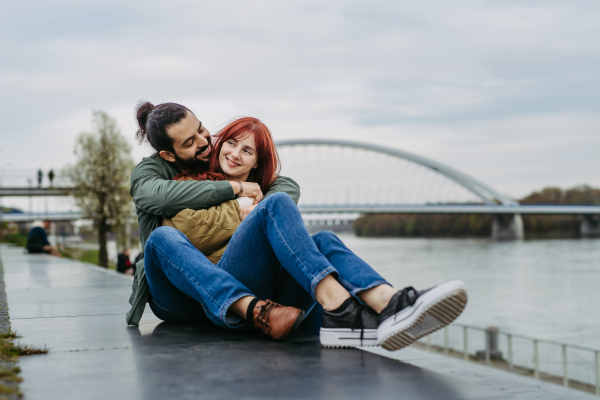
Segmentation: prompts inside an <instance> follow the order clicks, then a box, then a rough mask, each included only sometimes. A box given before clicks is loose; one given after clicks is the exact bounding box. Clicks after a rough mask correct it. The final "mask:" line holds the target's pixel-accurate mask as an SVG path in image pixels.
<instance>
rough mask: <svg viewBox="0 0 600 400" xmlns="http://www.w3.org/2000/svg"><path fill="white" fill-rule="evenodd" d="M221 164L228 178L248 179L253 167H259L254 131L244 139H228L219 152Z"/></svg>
mask: <svg viewBox="0 0 600 400" xmlns="http://www.w3.org/2000/svg"><path fill="white" fill-rule="evenodd" d="M219 164H220V165H221V169H222V170H223V172H224V173H225V175H227V177H228V178H230V179H237V180H240V181H242V182H244V181H246V180H247V179H248V175H249V174H250V171H251V170H252V168H256V167H258V154H257V153H256V142H255V141H254V133H251V134H250V135H248V136H247V137H245V138H244V139H229V140H226V141H225V142H224V143H223V146H222V147H221V152H220V153H219Z"/></svg>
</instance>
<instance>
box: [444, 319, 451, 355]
mask: <svg viewBox="0 0 600 400" xmlns="http://www.w3.org/2000/svg"><path fill="white" fill-rule="evenodd" d="M448 347H450V345H449V340H448V326H445V327H444V354H445V355H448Z"/></svg>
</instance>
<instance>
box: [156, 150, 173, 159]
mask: <svg viewBox="0 0 600 400" xmlns="http://www.w3.org/2000/svg"><path fill="white" fill-rule="evenodd" d="M158 154H160V156H161V157H162V158H164V159H165V160H167V161H169V162H175V156H174V155H173V153H171V152H170V151H167V150H161V151H159V152H158Z"/></svg>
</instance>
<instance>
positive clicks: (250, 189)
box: [238, 182, 263, 221]
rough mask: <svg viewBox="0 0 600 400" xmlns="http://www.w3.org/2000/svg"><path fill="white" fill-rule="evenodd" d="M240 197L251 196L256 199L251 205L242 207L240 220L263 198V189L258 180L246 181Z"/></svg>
mask: <svg viewBox="0 0 600 400" xmlns="http://www.w3.org/2000/svg"><path fill="white" fill-rule="evenodd" d="M238 195H239V196H240V197H250V198H252V199H254V203H253V204H251V205H249V206H244V207H240V221H243V220H244V219H245V218H246V217H247V216H248V214H250V212H251V211H252V210H254V208H255V207H256V206H257V205H258V203H259V202H260V201H261V200H262V199H263V193H262V190H260V186H259V185H258V183H256V182H244V183H243V186H242V191H241V192H240V193H239V194H238Z"/></svg>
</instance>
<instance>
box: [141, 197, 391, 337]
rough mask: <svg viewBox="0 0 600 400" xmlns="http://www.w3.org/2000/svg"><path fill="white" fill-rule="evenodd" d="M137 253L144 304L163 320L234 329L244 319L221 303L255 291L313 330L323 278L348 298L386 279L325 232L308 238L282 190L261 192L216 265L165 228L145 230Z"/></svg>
mask: <svg viewBox="0 0 600 400" xmlns="http://www.w3.org/2000/svg"><path fill="white" fill-rule="evenodd" d="M144 254H145V263H144V264H145V268H146V277H147V279H148V286H149V288H150V294H151V297H152V299H151V300H150V307H151V308H152V311H153V312H154V314H155V315H156V316H157V317H158V318H160V319H162V320H165V321H178V322H184V321H188V322H201V321H205V320H206V318H207V317H208V319H209V320H211V321H212V322H213V323H215V324H216V325H218V326H220V327H224V328H238V327H242V326H244V325H245V321H244V320H243V319H242V318H241V317H239V316H237V315H235V314H233V313H231V312H228V309H229V306H231V304H233V303H234V302H235V301H237V300H239V299H241V298H242V297H244V296H256V297H258V298H260V299H263V300H264V299H271V300H273V301H275V302H277V303H280V304H283V305H287V306H294V307H297V308H300V309H302V310H304V311H305V312H306V314H307V315H306V317H305V319H304V321H303V323H302V324H301V326H300V329H303V330H306V331H309V332H311V333H315V334H316V333H317V332H318V329H319V327H320V324H321V320H320V319H321V307H320V306H319V305H318V304H316V301H315V288H316V286H317V284H318V283H319V282H320V281H321V280H322V279H323V278H324V277H325V276H327V275H329V274H333V276H334V277H336V278H337V280H338V281H339V282H340V283H341V284H342V286H344V287H345V288H346V289H347V290H348V291H349V292H350V293H351V294H352V295H354V296H356V294H357V293H358V292H360V291H363V290H367V289H370V288H372V287H375V286H378V285H381V284H387V282H386V281H385V280H384V279H383V278H382V277H381V276H380V275H379V274H378V273H377V272H375V271H374V270H373V269H372V268H371V267H370V266H369V265H367V264H366V263H365V262H364V261H362V260H361V259H360V258H359V257H358V256H356V255H355V254H354V253H352V252H351V251H350V250H349V249H348V248H347V247H346V246H345V245H344V244H343V243H342V242H341V241H340V240H339V238H338V237H337V236H335V235H334V234H333V233H331V232H327V231H325V232H319V233H317V234H315V235H312V236H310V235H309V234H308V232H307V231H306V228H305V227H304V222H303V221H302V217H301V216H300V212H299V211H298V207H297V206H296V204H294V202H293V201H292V199H291V198H290V197H289V196H288V195H287V194H285V193H276V194H274V195H271V196H269V197H267V198H266V199H264V200H263V201H262V202H260V204H259V205H258V206H257V207H256V208H255V209H254V210H253V211H252V212H251V213H250V214H249V215H248V216H247V217H246V219H244V221H242V223H241V224H240V226H239V227H238V229H237V230H236V232H235V233H234V235H233V237H232V238H231V240H230V242H229V245H228V246H227V249H226V251H225V253H224V254H223V256H222V258H221V260H220V261H219V263H218V264H217V265H214V264H213V263H211V262H210V261H208V259H207V258H206V257H205V256H204V255H203V254H202V253H201V252H200V251H198V250H197V249H196V248H195V247H194V246H193V245H192V243H191V242H190V241H189V240H188V239H187V238H186V237H185V235H184V234H183V233H181V232H179V231H178V230H176V229H174V228H170V227H160V228H157V229H156V230H154V231H153V232H152V234H151V235H150V237H149V238H148V240H147V241H146V246H145V250H144Z"/></svg>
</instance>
